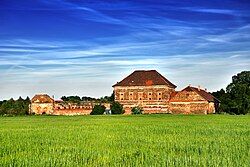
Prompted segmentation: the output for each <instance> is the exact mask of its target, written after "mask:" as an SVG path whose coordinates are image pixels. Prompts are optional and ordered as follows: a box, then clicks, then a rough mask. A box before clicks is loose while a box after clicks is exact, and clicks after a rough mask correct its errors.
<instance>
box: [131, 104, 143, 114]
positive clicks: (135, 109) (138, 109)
mask: <svg viewBox="0 0 250 167" xmlns="http://www.w3.org/2000/svg"><path fill="white" fill-rule="evenodd" d="M131 112H132V114H142V113H143V108H141V107H139V106H136V107H133V108H132V110H131Z"/></svg>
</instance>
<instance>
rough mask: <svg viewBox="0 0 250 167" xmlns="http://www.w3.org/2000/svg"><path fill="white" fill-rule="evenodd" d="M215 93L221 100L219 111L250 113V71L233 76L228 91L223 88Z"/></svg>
mask: <svg viewBox="0 0 250 167" xmlns="http://www.w3.org/2000/svg"><path fill="white" fill-rule="evenodd" d="M213 95H214V96H215V97H217V98H218V99H219V100H220V101H221V104H220V107H219V112H227V113H230V114H247V113H250V71H242V72H241V73H238V74H237V75H235V76H233V77H232V83H230V84H229V85H228V86H227V88H226V91H224V90H223V89H221V90H220V91H217V92H214V93H213Z"/></svg>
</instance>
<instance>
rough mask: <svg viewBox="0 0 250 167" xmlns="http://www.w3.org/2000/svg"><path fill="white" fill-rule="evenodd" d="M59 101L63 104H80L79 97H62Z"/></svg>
mask: <svg viewBox="0 0 250 167" xmlns="http://www.w3.org/2000/svg"><path fill="white" fill-rule="evenodd" d="M61 99H62V100H63V101H65V102H70V103H80V102H81V98H80V97H79V96H68V97H66V96H63V97H61Z"/></svg>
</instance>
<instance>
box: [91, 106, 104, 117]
mask: <svg viewBox="0 0 250 167" xmlns="http://www.w3.org/2000/svg"><path fill="white" fill-rule="evenodd" d="M105 109H106V107H105V106H104V105H95V106H94V108H93V110H92V112H91V113H90V115H102V114H103V113H104V112H105Z"/></svg>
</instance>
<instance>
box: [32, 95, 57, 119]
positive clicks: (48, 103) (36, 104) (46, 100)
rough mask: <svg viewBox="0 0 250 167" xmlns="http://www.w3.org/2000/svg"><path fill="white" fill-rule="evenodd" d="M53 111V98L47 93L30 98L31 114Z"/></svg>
mask: <svg viewBox="0 0 250 167" xmlns="http://www.w3.org/2000/svg"><path fill="white" fill-rule="evenodd" d="M53 112H54V100H53V99H52V98H51V97H49V96H48V95H47V94H37V95H35V96H34V97H33V98H32V99H31V105H30V113H31V114H52V113H53Z"/></svg>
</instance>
